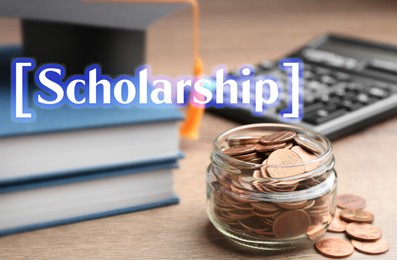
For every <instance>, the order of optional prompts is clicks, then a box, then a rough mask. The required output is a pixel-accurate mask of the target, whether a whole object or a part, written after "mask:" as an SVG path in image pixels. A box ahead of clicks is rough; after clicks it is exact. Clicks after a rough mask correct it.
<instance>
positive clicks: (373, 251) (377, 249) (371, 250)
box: [352, 238, 389, 255]
mask: <svg viewBox="0 0 397 260" xmlns="http://www.w3.org/2000/svg"><path fill="white" fill-rule="evenodd" d="M352 244H353V246H354V247H355V248H356V250H357V251H360V252H361V253H364V254H369V255H378V254H383V253H386V252H387V251H388V250H389V243H387V241H386V240H384V239H383V238H381V239H378V240H376V241H373V242H363V241H357V240H352Z"/></svg>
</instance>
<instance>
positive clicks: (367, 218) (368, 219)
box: [340, 209, 374, 223]
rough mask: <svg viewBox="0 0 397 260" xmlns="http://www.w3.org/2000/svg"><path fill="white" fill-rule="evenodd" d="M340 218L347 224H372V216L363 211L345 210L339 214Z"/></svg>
mask: <svg viewBox="0 0 397 260" xmlns="http://www.w3.org/2000/svg"><path fill="white" fill-rule="evenodd" d="M340 218H341V219H343V220H345V221H347V222H359V223H372V221H374V214H372V213H371V212H368V211H365V210H351V209H345V210H342V211H341V212H340Z"/></svg>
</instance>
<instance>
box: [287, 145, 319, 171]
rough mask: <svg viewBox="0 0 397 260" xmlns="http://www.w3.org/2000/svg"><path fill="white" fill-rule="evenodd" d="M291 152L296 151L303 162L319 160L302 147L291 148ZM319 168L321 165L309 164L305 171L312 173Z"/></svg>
mask: <svg viewBox="0 0 397 260" xmlns="http://www.w3.org/2000/svg"><path fill="white" fill-rule="evenodd" d="M291 151H294V152H295V153H297V154H298V155H299V157H300V158H301V159H302V161H303V162H310V161H313V160H316V159H317V156H316V155H315V154H313V153H309V152H307V151H306V150H304V149H303V148H302V147H300V146H298V145H295V146H293V147H292V148H291ZM318 166H319V163H308V164H306V165H305V171H307V172H308V171H312V170H314V169H316V168H317V167H318Z"/></svg>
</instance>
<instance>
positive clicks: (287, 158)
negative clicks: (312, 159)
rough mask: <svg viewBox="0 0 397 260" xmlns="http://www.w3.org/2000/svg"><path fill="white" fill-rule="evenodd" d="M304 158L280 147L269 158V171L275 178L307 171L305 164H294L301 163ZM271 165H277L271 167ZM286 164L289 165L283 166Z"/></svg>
mask: <svg viewBox="0 0 397 260" xmlns="http://www.w3.org/2000/svg"><path fill="white" fill-rule="evenodd" d="M301 163H302V159H301V158H300V157H299V155H298V154H297V153H295V152H293V151H291V150H289V149H280V150H276V151H274V152H272V153H271V154H270V156H269V158H268V159H267V164H268V165H269V167H268V168H267V172H268V173H269V175H270V176H271V177H273V178H284V177H289V176H294V175H298V174H301V173H303V172H305V167H303V166H293V165H296V164H301ZM270 165H275V166H274V167H270ZM282 165H285V166H287V167H282ZM288 166H289V167H288Z"/></svg>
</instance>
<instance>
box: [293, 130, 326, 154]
mask: <svg viewBox="0 0 397 260" xmlns="http://www.w3.org/2000/svg"><path fill="white" fill-rule="evenodd" d="M294 141H295V143H297V144H298V145H299V146H302V147H303V148H304V149H306V150H308V151H311V152H313V153H316V154H320V153H321V151H323V150H324V149H323V148H322V147H320V145H319V144H317V142H316V141H315V140H313V139H312V138H310V137H308V136H306V135H302V134H297V135H296V136H295V137H294Z"/></svg>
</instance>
